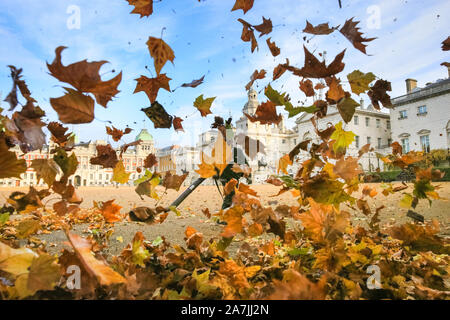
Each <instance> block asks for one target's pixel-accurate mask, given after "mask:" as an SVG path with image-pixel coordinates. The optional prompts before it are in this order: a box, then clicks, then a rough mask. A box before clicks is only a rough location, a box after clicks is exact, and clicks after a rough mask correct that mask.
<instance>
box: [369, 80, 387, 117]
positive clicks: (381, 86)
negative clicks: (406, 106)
mask: <svg viewBox="0 0 450 320" xmlns="http://www.w3.org/2000/svg"><path fill="white" fill-rule="evenodd" d="M391 90H392V88H391V83H390V82H389V81H386V80H382V79H379V80H377V81H376V82H375V84H374V85H373V86H372V87H371V88H370V90H369V91H368V92H367V95H368V96H369V98H370V100H371V101H372V104H373V106H374V107H375V109H377V110H380V104H379V102H381V104H382V105H383V107H385V108H391V109H392V108H393V105H392V102H391V97H390V96H389V95H388V94H387V93H386V91H391Z"/></svg>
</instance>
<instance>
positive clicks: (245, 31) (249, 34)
mask: <svg viewBox="0 0 450 320" xmlns="http://www.w3.org/2000/svg"><path fill="white" fill-rule="evenodd" d="M238 21H239V22H240V23H242V34H241V40H242V41H244V42H250V43H251V50H252V52H253V51H255V49H256V48H257V47H258V42H257V41H256V38H255V33H254V32H253V26H252V25H251V24H250V23H248V22H247V21H245V20H243V19H240V18H239V19H238Z"/></svg>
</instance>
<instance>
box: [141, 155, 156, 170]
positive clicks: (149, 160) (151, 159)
mask: <svg viewBox="0 0 450 320" xmlns="http://www.w3.org/2000/svg"><path fill="white" fill-rule="evenodd" d="M157 163H158V160H156V156H155V155H154V154H153V153H150V154H149V155H148V156H147V157H146V158H145V160H144V168H148V169H150V168H151V167H153V166H154V165H156V164H157Z"/></svg>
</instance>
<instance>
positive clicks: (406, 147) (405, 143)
mask: <svg viewBox="0 0 450 320" xmlns="http://www.w3.org/2000/svg"><path fill="white" fill-rule="evenodd" d="M400 141H401V142H402V149H403V153H408V152H409V138H403V139H401V140H400Z"/></svg>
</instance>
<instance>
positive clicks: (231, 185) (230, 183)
mask: <svg viewBox="0 0 450 320" xmlns="http://www.w3.org/2000/svg"><path fill="white" fill-rule="evenodd" d="M237 183H238V181H237V180H236V179H234V178H233V179H231V180H230V181H228V182H227V184H226V185H225V186H224V187H223V193H224V194H225V195H228V194H230V193H231V192H233V191H234V188H235V187H236V185H237Z"/></svg>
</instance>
